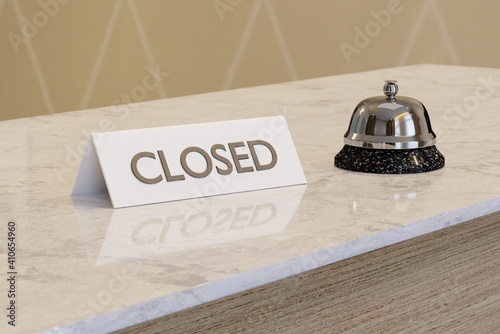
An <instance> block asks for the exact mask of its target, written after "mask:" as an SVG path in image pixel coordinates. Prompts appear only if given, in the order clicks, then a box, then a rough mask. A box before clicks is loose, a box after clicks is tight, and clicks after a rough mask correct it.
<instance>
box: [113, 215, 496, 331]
mask: <svg viewBox="0 0 500 334" xmlns="http://www.w3.org/2000/svg"><path fill="white" fill-rule="evenodd" d="M499 314H500V212H497V213H494V214H491V215H488V216H484V217H481V218H477V219H474V220H471V221H468V222H465V223H462V224H459V225H456V226H452V227H448V228H445V229H442V230H440V231H437V232H433V233H430V234H427V235H424V236H421V237H417V238H414V239H411V240H408V241H405V242H401V243H398V244H395V245H391V246H388V247H385V248H382V249H379V250H376V251H373V252H370V253H366V254H362V255H359V256H356V257H353V258H350V259H347V260H344V261H341V262H337V263H334V264H331V265H328V266H324V267H321V268H318V269H315V270H311V271H309V272H305V273H302V274H299V275H295V276H292V277H288V278H285V279H282V280H279V281H276V282H273V283H269V284H266V285H263V286H260V287H257V288H254V289H250V290H248V291H244V292H241V293H238V294H235V295H232V296H229V297H226V298H222V299H219V300H216V301H213V302H209V303H206V304H203V305H200V306H197V307H193V308H190V309H187V310H184V311H180V312H177V313H174V314H171V315H168V316H165V317H162V318H159V319H156V320H153V321H149V322H147V323H143V324H139V325H136V326H132V327H129V328H126V329H123V330H120V331H118V332H117V333H120V334H125V333H161V332H166V333H239V332H249V333H250V332H251V333H341V332H342V333H401V332H407V333H424V332H425V333H427V332H438V333H443V332H447V333H500V316H499Z"/></svg>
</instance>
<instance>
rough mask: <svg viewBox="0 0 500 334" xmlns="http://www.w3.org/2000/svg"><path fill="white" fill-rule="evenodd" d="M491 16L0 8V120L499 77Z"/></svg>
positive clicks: (226, 4)
mask: <svg viewBox="0 0 500 334" xmlns="http://www.w3.org/2000/svg"><path fill="white" fill-rule="evenodd" d="M499 9H500V3H499V2H498V1H495V0H477V1H470V0H454V1H451V0H421V1H417V0H413V1H412V0H354V1H339V0H308V1H305V0H196V1H182V0H142V1H138V0H106V1H102V0H39V1H28V0H0V35H2V36H4V38H2V39H1V42H0V55H1V57H2V61H1V62H0V73H1V74H2V75H1V78H0V83H1V86H0V87H1V89H0V98H1V101H2V110H1V112H0V120H6V119H13V118H20V117H28V116H36V115H45V114H52V113H58V112H65V111H71V110H80V109H87V108H98V107H103V106H109V105H112V104H121V103H132V102H140V101H145V100H154V99H162V98H169V97H175V96H182V95H189V94H197V93H204V92H210V91H217V90H226V89H233V88H239V87H248V86H254V85H262V84H269V83H276V82H284V81H291V80H298V79H307V78H313V77H319V76H328V75H335V74H343V73H350V72H357V71H365V70H371V69H377V68H386V67H393V66H402V65H409V64H416V63H437V64H450V65H465V66H483V67H500V57H498V55H499V52H500V38H499V37H500V36H499V35H500V20H498V12H499ZM375 86H377V84H375ZM377 87H378V86H377Z"/></svg>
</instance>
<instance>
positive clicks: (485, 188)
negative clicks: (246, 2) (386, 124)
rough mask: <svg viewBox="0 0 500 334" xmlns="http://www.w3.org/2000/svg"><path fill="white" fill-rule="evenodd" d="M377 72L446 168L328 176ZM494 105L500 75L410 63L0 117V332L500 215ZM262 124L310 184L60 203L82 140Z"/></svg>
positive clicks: (131, 316)
mask: <svg viewBox="0 0 500 334" xmlns="http://www.w3.org/2000/svg"><path fill="white" fill-rule="evenodd" d="M388 78H390V79H393V78H396V79H397V80H398V83H400V84H401V85H400V87H404V91H403V90H401V92H400V93H401V94H403V95H406V96H411V97H414V98H416V99H418V100H420V101H421V102H422V103H424V104H425V106H426V107H427V109H428V111H429V114H430V117H431V120H432V125H433V129H434V131H435V133H436V135H437V139H438V141H437V147H438V148H439V151H440V152H441V153H442V154H443V155H444V156H445V157H446V166H445V167H444V168H442V169H439V170H436V171H432V172H428V173H421V174H408V175H377V174H366V173H357V172H351V171H346V170H342V169H339V168H336V167H334V164H333V159H334V156H335V154H337V152H339V151H340V149H341V148H342V147H343V145H344V143H343V135H344V133H345V130H346V127H347V125H348V123H349V119H350V117H351V114H352V110H353V109H354V107H355V106H356V104H357V103H358V101H360V100H362V99H364V98H366V97H367V96H372V95H374V94H377V92H378V90H379V87H380V83H381V82H383V80H386V79H388ZM499 104H500V70H497V69H487V68H468V67H454V66H437V65H416V66H408V67H400V68H393V69H384V70H377V71H371V72H364V73H355V74H349V75H341V76H334V77H325V78H319V79H312V80H304V81H296V82H290V83H284V84H277V85H270V86H261V87H254V88H248V89H239V90H232V91H225V92H218V93H211V94H203V95H196V96H186V97H181V98H172V99H167V100H158V101H153V102H145V103H138V104H132V105H127V106H117V107H110V108H100V109H93V110H86V111H78V112H70V113H64V114H57V115H48V116H42V117H34V118H27V119H18V120H12V121H4V122H1V123H0V137H1V143H2V144H1V151H0V154H1V156H2V159H1V160H0V186H1V190H2V191H1V192H0V204H1V208H2V219H3V220H4V223H3V226H4V228H2V229H1V230H0V238H2V240H6V227H5V226H6V223H7V222H8V221H15V222H16V224H17V232H18V236H17V240H18V253H17V270H18V289H19V298H18V300H17V303H18V305H19V317H18V323H17V326H16V327H15V328H10V326H9V328H7V324H6V321H5V315H4V321H3V322H2V324H1V325H0V326H1V327H0V328H1V332H7V331H6V330H8V333H32V332H40V331H51V332H53V333H73V332H81V333H87V332H92V333H100V332H108V331H111V330H116V329H120V328H123V327H126V326H130V325H133V324H136V323H139V322H143V321H147V320H150V319H153V318H155V317H159V316H162V315H165V314H168V313H171V312H175V311H178V310H181V309H184V308H187V307H190V306H193V305H197V304H200V303H203V302H206V301H209V300H213V299H216V298H219V297H222V296H225V295H229V294H232V293H235V292H238V291H241V290H244V289H247V288H250V287H254V286H257V285H260V284H263V283H266V282H270V281H273V280H277V279H280V278H283V277H286V276H289V275H292V274H295V273H299V272H302V271H306V270H310V269H313V268H316V267H319V266H322V265H325V264H328V263H332V262H335V261H339V260H342V259H345V258H348V257H351V256H354V255H357V254H360V253H364V252H368V251H370V250H373V249H377V248H380V247H383V246H386V245H389V244H393V243H395V242H398V241H401V240H405V239H408V238H412V237H415V236H418V235H421V234H424V233H428V232H430V231H434V230H438V229H441V228H443V227H446V226H450V225H453V224H457V223H461V222H463V221H466V220H468V219H472V218H475V217H478V216H482V215H485V214H488V213H491V212H495V211H499V210H500V139H499V135H498V126H499V125H500V113H499V112H498V105H499ZM273 115H284V116H285V117H286V119H287V122H288V125H289V128H290V132H291V134H292V137H293V140H294V143H295V145H296V148H297V152H298V154H299V157H300V159H301V162H302V165H303V168H304V172H305V174H306V178H307V180H308V184H307V186H294V187H285V188H277V189H269V190H262V191H254V192H248V193H240V194H232V195H224V196H217V197H210V198H203V199H197V200H188V201H178V202H171V203H160V204H154V205H146V206H138V207H131V208H124V209H117V210H113V209H112V208H111V204H110V201H109V197H108V196H107V194H94V195H88V196H74V197H71V196H70V193H71V189H72V186H73V182H74V179H75V176H76V172H77V169H78V165H79V163H80V160H81V154H82V152H83V149H84V146H85V143H86V139H87V135H88V133H89V132H96V131H111V130H125V129H135V128H146V127H157V126H167V125H175V124H189V123H200V122H208V121H220V120H228V119H243V118H251V117H263V116H273ZM2 245H5V244H4V243H2ZM0 252H1V256H2V257H1V258H2V259H3V261H2V263H4V267H3V268H4V272H7V264H6V263H7V261H6V257H7V255H6V249H5V247H2V249H1V250H0ZM1 289H2V290H1V291H0V295H1V296H4V297H2V298H3V300H4V301H6V300H7V298H6V297H5V296H6V289H7V286H6V284H5V281H4V283H2V285H1Z"/></svg>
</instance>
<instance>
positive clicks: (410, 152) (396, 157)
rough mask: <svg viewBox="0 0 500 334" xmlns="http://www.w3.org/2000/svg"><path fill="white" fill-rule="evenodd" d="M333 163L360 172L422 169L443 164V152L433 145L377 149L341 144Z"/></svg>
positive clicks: (411, 171)
mask: <svg viewBox="0 0 500 334" xmlns="http://www.w3.org/2000/svg"><path fill="white" fill-rule="evenodd" d="M335 166H337V167H339V168H342V169H347V170H352V171H355V172H363V173H376V174H413V173H424V172H430V171H433V170H436V169H439V168H442V167H444V156H443V155H442V154H441V153H440V152H439V151H438V150H437V148H436V146H429V147H423V148H416V149H404V150H381V149H371V148H362V147H354V146H349V145H344V147H343V148H342V150H340V152H339V153H338V154H337V155H336V156H335Z"/></svg>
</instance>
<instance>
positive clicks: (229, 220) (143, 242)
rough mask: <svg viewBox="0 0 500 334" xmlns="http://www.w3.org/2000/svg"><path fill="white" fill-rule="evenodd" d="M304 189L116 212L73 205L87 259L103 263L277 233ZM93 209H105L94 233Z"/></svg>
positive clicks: (76, 201) (81, 201) (83, 203)
mask: <svg viewBox="0 0 500 334" xmlns="http://www.w3.org/2000/svg"><path fill="white" fill-rule="evenodd" d="M304 190H305V186H294V187H287V188H276V189H268V190H262V191H255V192H247V193H238V194H231V195H225V196H217V197H207V198H203V199H197V200H196V199H195V200H185V201H177V202H171V203H161V204H155V205H147V206H140V207H132V208H124V209H121V210H105V209H102V208H96V209H92V208H91V206H92V204H89V203H88V202H86V200H85V198H84V197H80V198H74V207H75V212H76V214H77V218H78V222H79V225H80V229H81V231H82V233H83V234H84V239H85V240H86V242H87V244H88V250H89V258H90V260H91V262H92V263H94V264H96V265H103V264H108V263H113V262H117V261H122V260H127V259H137V258H151V257H152V256H155V255H161V254H165V253H172V252H182V251H187V250H192V249H196V248H201V247H206V246H212V245H222V244H224V243H234V242H235V241H238V240H244V239H250V238H255V237H263V236H267V235H272V234H277V233H281V232H282V231H283V230H284V229H285V228H286V226H287V225H288V223H289V222H290V220H291V219H292V217H293V215H294V214H295V211H296V210H297V208H298V206H299V204H300V201H301V199H302V194H303V193H304ZM87 201H94V202H95V199H92V198H87ZM98 212H100V213H101V214H102V213H106V212H107V213H110V217H109V220H110V223H109V225H108V227H107V229H106V230H102V231H101V232H100V234H99V233H96V232H95V231H99V228H101V227H102V222H101V223H100V224H99V225H100V226H94V224H96V223H94V222H95V216H96V215H98V214H99V213H98Z"/></svg>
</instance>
